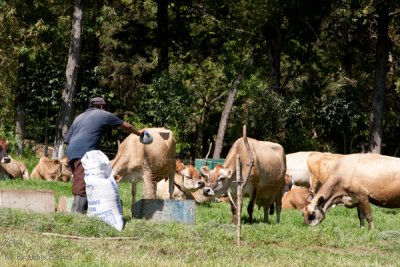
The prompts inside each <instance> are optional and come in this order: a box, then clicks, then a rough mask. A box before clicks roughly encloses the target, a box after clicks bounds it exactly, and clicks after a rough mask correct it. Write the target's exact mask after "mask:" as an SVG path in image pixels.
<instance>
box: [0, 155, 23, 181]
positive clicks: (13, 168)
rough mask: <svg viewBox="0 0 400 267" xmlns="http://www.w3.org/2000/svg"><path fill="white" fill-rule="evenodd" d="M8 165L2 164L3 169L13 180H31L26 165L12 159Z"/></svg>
mask: <svg viewBox="0 0 400 267" xmlns="http://www.w3.org/2000/svg"><path fill="white" fill-rule="evenodd" d="M9 158H10V161H9V162H8V163H1V167H2V168H3V169H4V170H5V171H6V172H7V173H8V174H9V177H10V178H12V179H16V178H23V179H24V180H28V179H29V170H28V168H27V167H26V166H25V164H24V163H23V162H22V161H20V160H16V159H13V158H12V157H10V156H9Z"/></svg>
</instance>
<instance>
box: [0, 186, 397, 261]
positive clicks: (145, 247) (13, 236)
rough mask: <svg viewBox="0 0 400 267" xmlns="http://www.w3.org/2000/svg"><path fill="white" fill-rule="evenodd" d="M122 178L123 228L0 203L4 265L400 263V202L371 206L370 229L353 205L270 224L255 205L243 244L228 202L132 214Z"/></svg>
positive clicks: (60, 191) (62, 190) (287, 214)
mask: <svg viewBox="0 0 400 267" xmlns="http://www.w3.org/2000/svg"><path fill="white" fill-rule="evenodd" d="M119 186H120V195H121V199H122V200H123V211H124V216H125V219H126V226H125V229H124V230H123V231H121V232H119V231H117V230H115V229H114V228H112V227H110V226H108V225H106V224H105V223H103V222H101V221H99V220H97V219H95V218H89V217H87V216H85V215H80V214H61V213H50V214H37V213H28V212H24V211H20V210H11V209H0V266H78V265H80V266H306V265H311V266H313V265H315V266H399V262H400V254H399V253H398V251H399V249H400V226H399V211H398V210H389V209H383V208H378V207H373V216H374V224H375V229H373V230H368V229H367V228H360V227H359V226H358V219H357V212H356V210H355V209H346V208H343V207H336V208H334V209H331V210H330V211H329V212H328V213H327V218H326V219H325V221H324V222H323V223H322V224H320V225H318V226H315V227H310V226H306V225H304V223H303V218H302V215H301V213H300V212H299V211H293V210H283V212H282V218H281V224H276V222H275V220H276V216H275V215H273V216H270V218H271V221H272V222H271V223H270V224H265V223H262V222H260V221H261V219H262V216H263V214H262V211H261V210H257V211H256V212H255V214H254V215H255V216H254V217H255V221H256V222H255V223H254V224H253V225H249V224H246V223H245V224H244V225H243V226H242V241H241V246H240V247H238V246H237V245H236V227H235V226H234V225H232V224H231V223H230V220H231V216H230V208H229V206H228V204H226V203H211V204H208V205H206V204H203V205H197V206H196V224H195V225H184V224H178V223H165V222H164V223H163V222H153V221H145V220H139V219H132V217H131V213H130V187H129V184H126V183H122V184H120V185H119ZM0 188H2V189H3V188H36V189H51V190H54V191H55V193H56V196H59V195H71V193H70V184H69V183H62V182H46V181H33V180H29V181H22V180H7V181H4V180H3V181H0ZM245 201H246V199H245ZM246 220H247V213H246V212H244V215H243V221H246ZM43 233H58V234H63V235H78V236H82V237H96V238H92V239H68V238H64V237H56V236H46V235H44V234H43ZM110 237H124V238H131V239H122V240H114V239H109V238H110Z"/></svg>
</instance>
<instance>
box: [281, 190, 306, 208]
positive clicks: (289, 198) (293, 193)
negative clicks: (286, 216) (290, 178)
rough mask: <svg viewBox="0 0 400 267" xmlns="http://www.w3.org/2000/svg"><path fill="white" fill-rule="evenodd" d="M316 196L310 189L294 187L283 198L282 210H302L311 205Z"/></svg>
mask: <svg viewBox="0 0 400 267" xmlns="http://www.w3.org/2000/svg"><path fill="white" fill-rule="evenodd" d="M313 197H314V194H313V192H311V190H310V189H308V188H306V187H301V186H293V187H292V189H291V190H289V191H288V192H286V193H285V194H284V195H283V197H282V209H297V210H302V209H303V208H304V207H305V206H307V205H308V204H310V202H311V200H312V199H313Z"/></svg>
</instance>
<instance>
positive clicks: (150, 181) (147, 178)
mask: <svg viewBox="0 0 400 267" xmlns="http://www.w3.org/2000/svg"><path fill="white" fill-rule="evenodd" d="M143 180H144V181H143V182H144V184H143V185H144V188H143V198H144V199H156V188H157V185H156V183H155V182H154V180H155V177H153V174H152V173H151V171H150V170H145V171H144V172H143Z"/></svg>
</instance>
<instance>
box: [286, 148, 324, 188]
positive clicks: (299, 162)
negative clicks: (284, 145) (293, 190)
mask: <svg viewBox="0 0 400 267" xmlns="http://www.w3.org/2000/svg"><path fill="white" fill-rule="evenodd" d="M314 153H319V152H316V151H299V152H295V153H289V154H286V168H287V170H286V174H287V175H288V176H289V177H290V179H291V180H292V184H293V185H297V186H304V187H310V172H309V170H308V167H307V159H308V157H309V156H310V155H311V154H314Z"/></svg>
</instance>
